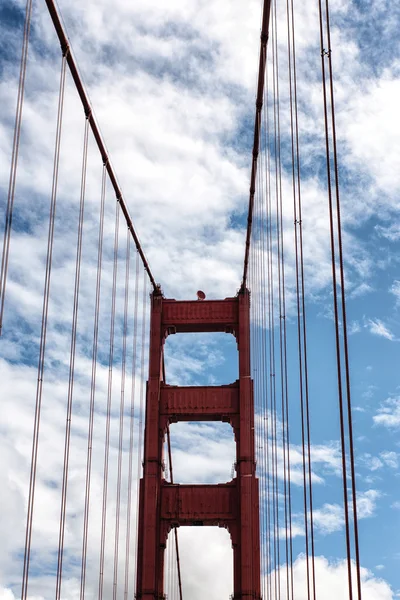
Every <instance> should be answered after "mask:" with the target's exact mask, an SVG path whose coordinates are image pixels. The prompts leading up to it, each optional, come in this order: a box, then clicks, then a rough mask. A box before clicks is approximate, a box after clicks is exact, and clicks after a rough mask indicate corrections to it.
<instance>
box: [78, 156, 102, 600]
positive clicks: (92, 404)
mask: <svg viewBox="0 0 400 600" xmlns="http://www.w3.org/2000/svg"><path fill="white" fill-rule="evenodd" d="M106 178H107V172H106V168H105V166H103V172H102V180H101V196H100V216H99V234H98V242H97V272H96V297H95V307H94V325H93V345H92V368H91V380H90V400H89V424H88V437H87V456H86V476H85V506H84V511H83V534H82V560H81V576H80V592H79V598H80V600H83V599H84V597H85V588H86V566H87V546H88V530H89V529H88V528H89V508H90V484H91V474H92V454H93V425H94V409H95V392H96V374H97V353H98V339H99V317H100V292H101V275H102V257H103V238H104V206H105V198H106Z"/></svg>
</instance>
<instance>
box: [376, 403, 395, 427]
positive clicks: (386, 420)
mask: <svg viewBox="0 0 400 600" xmlns="http://www.w3.org/2000/svg"><path fill="white" fill-rule="evenodd" d="M373 420H374V423H375V424H376V425H384V426H385V427H389V428H396V427H399V426H400V398H397V397H396V398H387V399H386V400H384V401H383V402H382V403H381V405H380V407H379V408H378V412H377V414H375V415H374V416H373Z"/></svg>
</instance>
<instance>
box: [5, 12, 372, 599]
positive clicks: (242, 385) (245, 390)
mask: <svg viewBox="0 0 400 600" xmlns="http://www.w3.org/2000/svg"><path fill="white" fill-rule="evenodd" d="M46 5H47V8H48V11H49V14H50V16H51V19H52V22H53V25H54V28H55V31H56V33H57V36H58V39H59V42H60V47H61V52H60V61H61V70H60V82H59V97H58V108H57V114H55V115H54V119H55V122H56V132H55V142H54V161H53V170H52V177H51V180H52V185H51V189H49V197H50V202H49V209H48V221H47V225H48V230H47V246H46V249H45V259H44V263H43V282H44V286H43V293H42V296H41V314H40V337H39V341H38V345H37V355H36V356H35V360H36V363H37V380H36V396H35V403H34V413H33V414H32V415H30V417H29V418H31V419H32V432H33V439H32V452H31V465H30V480H29V482H27V506H26V508H27V510H26V535H25V540H24V542H23V552H22V553H21V600H27V598H28V597H29V596H30V585H31V583H32V581H34V580H35V579H36V578H37V576H38V572H39V571H40V568H39V565H40V561H41V557H40V552H39V551H36V550H35V522H36V521H35V517H36V515H37V512H38V506H37V505H38V503H40V490H38V489H37V472H38V469H40V468H41V466H40V452H39V448H40V444H41V440H42V437H43V433H42V430H41V419H42V415H43V412H44V411H45V410H46V408H45V406H44V405H43V403H44V402H45V401H48V400H49V399H48V395H47V396H46V394H45V393H44V390H45V388H46V376H47V373H48V372H51V370H52V365H50V364H48V360H47V355H46V343H47V342H48V335H49V319H50V313H51V310H52V309H51V298H52V273H53V266H54V265H53V259H54V256H53V255H54V248H55V247H56V246H57V244H58V243H62V239H58V237H57V231H58V230H57V228H56V223H57V218H58V212H59V211H61V213H62V208H60V207H59V205H58V203H57V201H58V192H59V190H58V174H59V168H60V147H61V141H62V136H63V111H64V97H65V88H66V79H67V74H68V72H69V74H70V76H71V81H72V82H73V87H74V89H75V90H76V94H77V97H78V98H79V99H80V102H81V105H82V110H83V115H84V119H83V151H82V158H81V185H80V198H79V214H78V218H77V222H76V230H75V238H76V248H75V260H74V273H73V279H74V286H73V290H72V291H71V295H70V311H71V320H70V323H71V328H70V332H69V335H68V347H65V357H66V358H65V364H64V366H65V368H66V370H67V372H68V376H67V386H66V389H65V390H64V392H65V404H64V415H63V419H64V420H65V431H64V438H63V439H62V440H60V443H62V448H63V469H62V473H60V474H59V479H60V486H59V521H58V525H59V528H58V543H57V548H56V549H54V551H53V553H54V560H53V567H52V569H51V573H52V576H53V577H54V594H55V598H56V599H57V600H58V599H60V598H61V597H65V594H66V592H65V591H64V587H63V586H64V585H65V580H66V578H68V570H69V568H70V565H71V560H72V559H71V556H70V550H69V548H68V527H69V522H68V521H69V520H71V519H72V518H73V516H71V515H70V514H69V513H68V499H69V494H70V493H71V492H70V490H71V482H70V479H71V469H72V465H73V461H74V452H76V451H78V450H75V449H74V448H73V446H72V442H73V436H72V434H71V432H72V430H73V427H74V419H77V420H81V418H82V415H81V410H82V406H83V405H84V406H85V414H87V422H85V434H83V433H82V438H83V437H84V438H85V443H84V446H85V461H84V462H85V468H84V472H83V473H80V474H79V476H80V478H81V481H82V486H81V488H80V493H81V496H82V506H83V511H82V519H81V522H80V539H81V547H80V550H79V552H76V553H75V556H74V557H73V561H74V563H75V566H76V565H77V569H78V571H79V597H80V600H82V599H83V598H84V597H85V596H86V597H89V598H92V597H93V598H94V597H98V599H99V600H101V599H102V598H103V597H107V598H109V597H111V595H112V598H113V600H116V599H117V598H122V597H123V598H124V599H125V598H132V597H136V598H138V599H141V598H142V599H143V600H160V599H162V598H165V597H168V598H169V599H170V600H173V599H175V598H176V599H179V600H182V599H183V598H187V596H186V595H185V585H184V582H185V574H184V573H182V560H181V557H180V551H179V548H180V546H179V529H180V527H182V526H192V527H194V526H196V527H199V526H218V527H223V528H225V529H227V530H228V532H229V534H230V539H231V544H232V549H233V552H232V560H233V582H232V596H231V598H233V599H234V600H239V599H243V600H259V599H261V598H264V599H265V600H278V599H283V598H285V599H287V600H289V599H290V600H294V599H295V598H296V597H302V598H303V597H304V598H307V599H308V600H310V599H312V600H316V599H317V598H318V589H319V588H318V581H317V578H316V569H315V540H314V522H313V474H312V444H311V415H310V401H309V382H308V368H309V357H308V353H307V332H308V330H307V319H306V289H307V275H306V271H305V268H304V252H303V227H302V224H303V219H304V218H305V217H306V215H304V211H303V206H302V197H301V170H300V150H301V148H300V140H299V125H298V107H297V87H296V86H297V79H296V35H295V34H296V32H295V23H294V13H293V3H292V2H288V3H287V26H288V76H289V82H290V85H289V90H290V97H289V104H288V106H289V120H290V130H291V143H290V149H289V154H290V159H289V160H290V164H291V172H292V189H291V191H290V193H291V197H290V200H291V202H292V223H293V230H292V238H291V243H294V253H293V262H292V264H290V265H289V264H288V259H287V245H288V243H289V242H288V236H287V232H286V228H285V223H284V214H283V202H284V200H285V199H284V197H283V196H284V193H283V191H282V181H281V171H282V160H283V159H282V156H281V153H282V147H281V141H280V108H279V81H278V74H277V66H276V65H277V63H276V53H277V40H276V27H277V22H276V2H271V0H265V2H264V3H263V15H262V23H261V33H260V51H259V68H258V80H257V94H256V105H255V119H254V138H253V140H254V141H253V149H252V154H251V156H250V157H249V162H250V166H251V172H250V189H249V197H248V216H247V230H246V239H245V244H244V262H243V277H242V281H238V289H237V290H232V295H231V297H229V298H220V299H211V300H209V299H205V295H204V294H203V293H202V292H201V291H199V292H198V299H197V300H191V299H185V300H176V299H171V298H167V297H165V296H164V294H163V288H162V283H159V282H160V281H161V282H162V279H158V278H164V279H165V278H168V273H162V274H157V275H155V274H153V272H152V269H151V266H150V264H149V261H148V260H147V258H146V254H145V249H144V248H143V247H142V245H141V243H140V240H139V236H138V232H137V231H136V228H135V225H134V219H133V218H132V217H131V214H130V211H129V208H128V201H127V200H126V198H125V197H124V195H123V193H122V190H121V188H120V186H119V183H118V178H117V175H116V170H115V168H114V166H113V164H112V162H111V158H110V156H109V154H108V151H107V148H106V145H105V142H104V140H103V137H102V134H101V132H100V127H99V123H98V122H97V120H96V118H95V114H94V107H93V106H92V104H91V102H90V99H89V96H88V93H87V90H86V88H85V86H84V84H83V82H82V78H81V76H80V73H79V69H78V66H77V63H76V60H75V57H74V53H73V49H72V48H71V45H70V42H69V39H68V37H67V33H66V31H65V27H64V25H63V22H62V19H61V17H60V14H59V12H58V9H57V7H56V4H55V3H54V2H53V1H52V0H46ZM31 13H32V2H31V1H30V0H28V1H27V4H26V16H25V28H24V33H23V44H22V59H21V70H20V79H19V88H18V99H17V109H16V119H15V133H14V142H13V153H12V157H11V169H10V181H9V193H8V200H7V205H6V209H5V229H4V241H3V253H2V264H1V286H0V299H1V305H0V327H1V332H2V335H3V336H7V312H8V309H9V308H10V307H8V305H7V293H6V292H7V281H8V278H9V273H8V270H9V269H8V265H9V257H10V255H12V250H13V248H12V240H13V232H14V229H15V226H14V225H13V223H14V222H15V213H16V211H17V212H18V205H17V204H15V202H14V199H15V196H16V189H17V185H18V176H19V174H20V170H21V167H19V166H18V157H19V144H20V136H21V129H22V128H23V101H24V86H25V77H26V69H27V56H28V46H29V36H30V29H31ZM319 14H320V35H321V68H322V84H323V85H322V95H321V101H322V106H323V114H324V134H325V139H326V173H327V174H326V181H327V194H326V198H327V206H328V209H329V235H330V244H331V246H330V247H331V263H332V273H331V277H332V298H333V323H334V329H335V368H336V371H337V399H338V402H337V411H338V418H339V420H340V450H341V459H342V461H341V468H342V477H341V485H342V493H343V511H344V513H343V514H344V521H345V528H344V546H345V549H346V556H347V578H348V584H347V591H348V595H347V596H346V597H348V598H349V599H350V600H352V599H353V598H354V599H357V600H361V593H362V590H361V575H360V556H359V543H358V525H357V506H356V487H355V481H356V474H355V460H354V449H353V428H352V410H351V389H350V369H349V356H348V342H347V322H346V301H345V276H344V257H343V249H342V227H341V214H340V193H339V192H340V190H339V176H338V172H339V171H338V157H337V144H336V125H335V110H334V89H333V71H332V62H331V40H330V23H329V5H328V2H326V3H324V4H322V2H321V1H320V3H319ZM90 144H92V145H93V144H94V146H95V147H96V148H97V155H98V163H99V165H100V166H101V174H100V178H99V185H98V188H99V194H98V198H97V200H96V202H95V203H91V206H90V211H91V212H92V214H95V215H96V218H97V231H96V232H95V234H93V232H91V235H92V238H93V239H92V242H93V247H94V248H95V249H96V259H95V261H92V262H91V263H90V264H88V265H85V260H87V256H88V255H87V253H85V243H86V239H85V236H87V235H88V231H87V229H86V228H85V217H86V214H87V211H88V210H89V209H88V207H87V204H88V202H87V199H86V185H87V163H88V147H89V145H90ZM111 209H112V210H113V215H114V216H112V211H111ZM13 219H14V221H13ZM112 219H114V220H112ZM110 231H112V234H111V236H110ZM107 236H108V237H107ZM93 240H94V241H93ZM89 262H90V261H89ZM288 270H291V272H292V273H293V274H294V275H293V282H294V283H293V284H291V285H292V287H291V288H290V289H289V287H290V286H289V284H288V275H287V271H288ZM89 271H90V272H91V275H92V277H91V279H90V281H91V283H90V285H91V286H92V296H91V299H92V305H91V306H90V307H88V306H85V311H84V313H82V295H83V294H82V288H83V287H84V286H86V280H85V277H87V276H88V273H89ZM289 294H290V298H291V303H292V305H293V315H292V316H291V318H292V320H293V322H294V323H295V331H296V336H295V337H293V336H292V337H291V338H290V339H288V335H287V321H288V311H287V303H288V295H289ZM105 305H106V306H107V309H108V312H107V314H108V317H109V320H108V322H107V323H105V322H104V313H103V312H102V311H103V308H102V307H103V306H105ZM13 326H15V325H13ZM104 331H106V332H107V335H106V338H107V347H106V344H105V343H104V339H105V337H104V335H103V333H104ZM193 332H223V333H225V334H228V335H233V336H234V338H235V340H236V344H237V350H238V379H237V381H235V382H230V383H228V384H226V385H221V386H198V387H196V386H175V385H169V384H168V368H166V365H165V360H164V345H165V340H166V339H167V337H168V336H171V335H174V334H177V333H184V334H188V333H193ZM22 333H23V332H22ZM52 334H54V332H52ZM102 335H103V337H102ZM289 344H292V348H289ZM321 351H322V350H321ZM289 352H294V353H296V355H297V361H296V372H295V373H293V371H292V370H290V368H289V365H288V353H289ZM83 358H84V359H85V361H86V363H85V364H86V372H87V377H86V380H85V381H83V380H82V379H81V377H78V376H77V374H76V371H77V363H78V361H82V360H83ZM100 376H101V377H102V378H103V380H102V384H103V385H100V383H99V377H100ZM290 377H294V378H296V380H297V381H298V391H297V393H296V394H294V395H293V394H292V396H291V395H290V392H289V388H290V385H289V378H290ZM116 380H117V384H116ZM52 381H53V383H54V379H52ZM117 388H118V389H117ZM293 396H295V397H293ZM295 401H296V402H297V403H298V406H299V414H300V419H299V420H298V422H297V423H296V426H297V428H298V432H299V435H300V439H301V461H302V465H301V489H302V511H303V514H302V518H303V528H304V532H303V533H304V541H305V546H304V556H305V563H306V576H305V579H304V582H303V583H304V589H302V590H299V589H298V584H297V583H296V581H295V579H294V574H293V563H294V559H295V556H294V551H293V537H294V533H293V502H292V485H293V484H292V480H291V474H292V464H291V451H292V443H291V439H292V435H293V430H292V428H291V427H290V426H289V424H290V419H289V414H290V411H291V407H292V403H293V402H295ZM113 418H114V419H115V418H117V420H118V422H119V428H118V434H117V436H116V437H115V439H113V438H112V435H113V434H112V431H111V421H112V419H113ZM180 421H189V422H192V421H199V422H207V421H221V422H226V423H229V424H230V425H231V426H232V430H233V432H234V437H235V444H236V458H235V464H234V466H233V469H232V478H231V480H230V481H225V482H220V483H216V484H207V485H206V484H204V485H203V484H179V483H177V482H176V481H174V476H173V464H172V452H171V440H170V425H171V424H172V423H177V422H180ZM100 426H101V427H103V429H104V436H103V438H102V441H101V444H100V443H99V442H98V436H97V434H96V428H97V429H99V427H100ZM82 431H83V429H82ZM44 435H45V434H44ZM100 456H101V457H102V458H101V461H100V459H99V457H100ZM99 461H100V462H101V471H102V475H103V478H102V481H101V485H100V487H99V485H96V486H95V489H94V485H93V480H92V472H93V468H94V467H93V465H94V463H95V462H99ZM112 461H114V463H115V464H114V467H115V477H114V478H113V479H112V481H111V483H110V468H111V462H112ZM99 464H100V463H99ZM74 476H76V475H74ZM97 483H98V482H96V484H97ZM111 484H112V485H113V486H114V487H113V489H111ZM114 488H115V489H114ZM74 493H75V492H74ZM94 532H96V534H98V537H97V538H96V540H95V541H94ZM167 540H168V541H167ZM166 548H167V555H166V554H165V553H166ZM207 551H208V549H207V548H204V552H205V553H207ZM93 556H95V557H96V560H97V562H96V560H94V558H93ZM94 581H95V582H96V586H93V582H94ZM35 590H37V586H36V587H35ZM205 594H207V589H204V595H205Z"/></svg>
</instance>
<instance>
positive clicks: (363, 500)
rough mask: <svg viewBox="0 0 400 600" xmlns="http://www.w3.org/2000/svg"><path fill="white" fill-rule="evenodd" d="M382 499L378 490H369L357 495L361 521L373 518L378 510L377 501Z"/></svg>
mask: <svg viewBox="0 0 400 600" xmlns="http://www.w3.org/2000/svg"><path fill="white" fill-rule="evenodd" d="M380 497H381V493H380V492H379V491H378V490H367V491H366V492H358V493H357V513H358V518H359V519H365V518H367V517H372V516H373V515H374V513H375V509H376V501H377V499H378V498H380Z"/></svg>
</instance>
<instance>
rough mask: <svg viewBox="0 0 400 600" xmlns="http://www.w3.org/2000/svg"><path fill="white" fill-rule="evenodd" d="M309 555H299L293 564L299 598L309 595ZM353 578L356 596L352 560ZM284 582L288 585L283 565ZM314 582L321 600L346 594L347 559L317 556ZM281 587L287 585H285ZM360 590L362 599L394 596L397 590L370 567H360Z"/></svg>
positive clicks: (282, 584)
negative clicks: (334, 559)
mask: <svg viewBox="0 0 400 600" xmlns="http://www.w3.org/2000/svg"><path fill="white" fill-rule="evenodd" d="M306 562H307V561H306V559H305V557H304V556H300V557H298V558H297V559H296V561H295V563H294V565H293V568H294V583H295V590H296V598H298V600H306V599H307V584H306V582H307V571H306ZM351 572H352V581H353V596H354V597H355V596H356V570H355V564H354V562H352V568H351ZM280 574H281V586H284V585H286V570H285V568H284V567H281V570H280ZM315 582H316V592H317V598H318V600H338V598H347V597H348V594H349V589H348V572H347V562H346V561H344V560H343V561H330V560H328V559H327V558H325V557H324V556H316V557H315ZM282 589H285V588H284V587H282ZM361 591H362V597H363V600H393V599H394V592H393V591H392V589H391V587H390V586H389V584H388V583H387V582H386V581H385V580H383V579H379V578H376V577H374V575H373V573H371V571H369V570H368V569H365V568H363V567H362V568H361Z"/></svg>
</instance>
